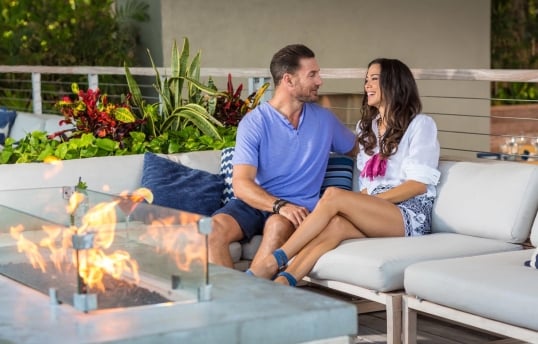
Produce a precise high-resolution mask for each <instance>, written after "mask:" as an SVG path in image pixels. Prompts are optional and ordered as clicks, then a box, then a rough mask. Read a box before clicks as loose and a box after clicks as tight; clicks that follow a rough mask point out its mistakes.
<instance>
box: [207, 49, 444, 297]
mask: <svg viewBox="0 0 538 344" xmlns="http://www.w3.org/2000/svg"><path fill="white" fill-rule="evenodd" d="M270 70H271V74H272V77H273V81H274V85H275V92H274V96H273V98H272V99H271V100H269V101H268V102H266V103H264V104H261V105H260V106H258V107H257V108H256V109H255V110H253V111H252V112H251V113H250V114H249V115H248V116H246V117H245V118H244V119H243V120H242V121H241V123H240V124H239V128H238V133H237V140H236V147H235V153H234V157H233V189H234V193H235V196H236V197H237V198H234V199H232V200H231V201H229V202H228V203H227V204H226V205H225V206H224V207H222V208H221V209H219V210H218V211H217V212H215V213H214V214H213V230H212V232H211V234H210V235H209V260H210V262H211V263H214V264H219V265H224V266H229V267H232V259H231V256H230V253H229V250H228V246H229V244H230V243H231V242H234V241H240V240H249V239H251V238H252V237H253V236H254V235H256V234H262V233H263V239H262V242H261V245H260V248H259V249H258V252H257V254H256V256H255V258H254V260H253V262H252V264H251V267H250V269H249V270H247V273H249V274H252V275H254V276H257V277H262V278H273V279H274V280H275V281H276V282H279V283H283V284H289V285H292V286H293V285H295V284H296V282H297V280H300V279H302V278H303V277H304V276H305V275H306V274H307V273H308V272H309V271H310V270H311V268H312V267H313V266H314V264H315V262H316V261H317V259H318V258H319V257H321V255H322V254H324V253H325V252H327V251H329V250H331V249H333V248H335V247H336V246H337V245H338V244H339V243H340V242H341V241H343V240H345V239H351V238H365V237H384V236H385V237H386V236H414V235H422V234H428V233H429V232H430V231H431V229H430V227H431V212H432V207H433V201H434V198H435V195H436V190H435V185H436V184H437V182H438V180H439V177H440V173H439V171H438V169H437V164H438V160H439V144H438V141H437V129H436V125H435V122H434V121H433V120H432V119H431V118H430V117H428V116H425V115H422V114H420V111H421V102H420V99H419V95H418V89H417V85H416V83H415V80H414V78H413V75H412V73H411V71H410V70H409V68H408V67H407V66H406V65H405V64H403V63H402V62H400V61H398V60H392V59H376V60H374V61H372V62H371V63H370V64H369V66H368V71H367V75H366V79H365V86H364V89H365V97H364V99H363V117H362V120H361V121H360V122H359V124H358V125H357V133H358V138H356V137H355V135H354V133H353V132H352V131H350V130H349V129H347V128H346V127H345V126H344V125H343V124H342V123H341V122H340V121H339V120H338V119H337V118H336V117H335V116H334V115H333V114H332V113H331V112H329V111H328V110H326V109H323V108H321V107H320V106H318V105H317V104H314V102H315V101H316V100H317V97H318V89H319V87H320V86H321V84H322V80H321V77H320V68H319V66H318V64H317V62H316V59H315V56H314V53H313V52H312V51H311V50H310V49H309V48H307V47H305V46H304V45H290V46H286V47H284V48H282V49H281V50H280V51H278V52H277V53H276V54H275V55H274V56H273V59H272V61H271V65H270ZM359 148H360V153H359V154H358V156H357V166H358V168H359V170H361V171H362V172H361V176H360V190H361V192H360V193H357V192H353V191H347V190H341V189H338V188H328V189H327V190H326V192H325V193H324V194H323V196H322V198H321V199H320V200H319V190H320V186H321V183H322V180H323V177H324V172H325V168H326V166H327V161H328V158H329V154H330V152H331V151H332V152H336V153H340V154H347V155H350V156H355V155H356V154H357V152H358V151H359ZM318 200H319V202H318ZM310 212H311V213H310ZM292 257H295V259H294V260H293V262H292V263H290V265H287V263H288V258H292Z"/></svg>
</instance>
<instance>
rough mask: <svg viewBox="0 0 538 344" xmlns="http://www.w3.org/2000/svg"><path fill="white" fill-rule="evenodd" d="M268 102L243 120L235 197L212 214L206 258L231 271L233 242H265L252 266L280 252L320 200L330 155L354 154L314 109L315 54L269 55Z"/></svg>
mask: <svg viewBox="0 0 538 344" xmlns="http://www.w3.org/2000/svg"><path fill="white" fill-rule="evenodd" d="M270 70H271V75H272V77H273V82H274V85H275V90H274V94H273V97H272V99H271V100H269V101H268V102H265V103H263V104H260V105H259V106H257V107H256V108H255V109H254V110H253V111H251V112H250V113H249V114H248V115H246V116H245V117H244V118H243V119H242V120H241V122H240V123H239V126H238V130H237V138H236V146H235V152H234V157H233V160H232V162H233V175H232V185H233V189H234V194H235V197H236V198H234V199H232V200H230V201H229V202H228V203H227V204H226V205H225V206H224V207H223V208H221V209H219V210H218V211H217V212H215V214H213V217H212V219H213V230H212V232H211V233H210V235H209V261H210V262H211V263H214V264H218V265H223V266H227V267H233V262H232V258H231V255H230V251H229V244H230V243H231V242H234V241H241V240H246V241H248V240H250V239H251V238H252V237H253V236H254V235H256V234H263V239H262V242H261V244H260V247H259V249H258V252H257V253H256V256H255V258H254V261H256V260H257V259H261V258H264V257H265V256H267V255H269V254H271V253H272V252H273V251H274V250H275V249H276V248H278V247H280V246H281V245H282V244H283V243H284V242H285V241H286V240H287V239H288V238H289V236H290V235H291V234H292V233H293V231H294V230H295V228H297V226H299V225H300V224H301V222H302V221H303V220H304V219H305V218H306V216H307V215H308V214H309V212H310V211H311V210H312V209H313V208H314V206H315V205H316V203H317V201H318V199H319V190H320V187H321V184H322V182H323V177H324V173H325V170H326V168H327V161H328V158H329V154H330V152H331V151H334V152H337V153H347V154H354V150H355V149H356V140H355V135H354V134H353V132H352V131H350V130H349V129H347V128H346V127H345V126H344V125H343V124H342V123H341V122H340V121H339V120H338V119H337V118H336V117H335V116H334V115H333V114H332V113H331V112H330V111H328V110H327V109H324V108H322V107H320V106H319V105H317V104H316V103H315V102H316V101H317V99H318V89H319V87H320V86H321V85H322V81H321V77H320V74H319V72H320V68H319V66H318V63H317V61H316V59H315V55H314V53H313V52H312V50H310V49H309V48H307V47H306V46H304V45H301V44H294V45H288V46H286V47H284V48H282V49H281V50H279V51H278V52H277V53H276V54H275V55H274V56H273V58H272V60H271V65H270Z"/></svg>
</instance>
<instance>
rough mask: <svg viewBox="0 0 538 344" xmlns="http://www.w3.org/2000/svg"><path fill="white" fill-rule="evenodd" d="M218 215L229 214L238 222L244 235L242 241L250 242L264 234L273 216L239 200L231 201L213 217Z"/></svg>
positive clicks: (233, 199)
mask: <svg viewBox="0 0 538 344" xmlns="http://www.w3.org/2000/svg"><path fill="white" fill-rule="evenodd" d="M216 214H228V215H230V216H231V217H233V218H234V219H235V221H237V223H238V224H239V227H240V228H241V231H242V232H243V235H244V237H243V240H242V241H250V239H252V237H253V236H255V235H258V234H263V227H264V226H265V222H266V221H267V219H268V218H269V216H271V215H272V213H270V212H268V211H261V210H259V209H256V208H252V207H251V206H250V205H248V204H246V203H245V202H243V201H242V200H240V199H237V198H232V199H231V200H229V201H228V203H226V204H225V205H224V206H223V207H222V208H220V209H219V210H217V211H216V212H214V213H213V215H216Z"/></svg>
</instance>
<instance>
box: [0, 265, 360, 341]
mask: <svg viewBox="0 0 538 344" xmlns="http://www.w3.org/2000/svg"><path fill="white" fill-rule="evenodd" d="M209 275H210V284H211V285H212V290H211V300H210V301H201V302H197V303H181V302H179V303H173V302H169V303H163V304H156V305H150V306H139V307H130V308H119V309H105V310H96V311H90V312H89V313H83V312H80V311H78V310H76V309H75V308H73V307H72V306H70V305H68V304H62V305H55V304H51V302H50V298H49V297H48V296H47V295H44V294H42V293H40V292H38V291H35V290H33V289H30V288H27V287H25V286H22V285H20V284H18V283H17V282H15V281H12V280H10V279H8V278H5V277H3V276H0V304H1V305H2V307H1V310H0V342H2V343H3V342H7V343H9V342H13V343H90V342H91V343H96V342H117V343H122V342H129V343H155V342H157V341H158V342H159V343H165V342H173V343H204V344H206V343H278V344H282V343H301V342H315V341H318V340H325V341H324V342H329V341H327V339H330V342H340V343H349V342H350V338H351V337H352V336H353V335H356V334H357V330H358V329H357V313H356V308H355V306H354V305H352V304H351V303H346V302H343V301H340V300H336V299H333V298H329V297H326V296H323V295H319V294H316V293H313V292H309V291H305V290H300V288H291V287H286V286H281V285H277V284H275V283H273V282H271V281H266V280H261V279H258V278H255V277H251V276H248V275H246V274H244V273H243V272H240V271H237V270H232V269H227V268H223V267H219V266H213V265H210V269H209Z"/></svg>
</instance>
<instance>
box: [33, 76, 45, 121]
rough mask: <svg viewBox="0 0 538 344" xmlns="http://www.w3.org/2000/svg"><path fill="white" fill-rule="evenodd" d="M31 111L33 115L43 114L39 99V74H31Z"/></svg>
mask: <svg viewBox="0 0 538 344" xmlns="http://www.w3.org/2000/svg"><path fill="white" fill-rule="evenodd" d="M32 109H33V111H34V113H35V114H38V115H41V114H42V113H43V104H42V99H41V73H35V72H34V73H32Z"/></svg>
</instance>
